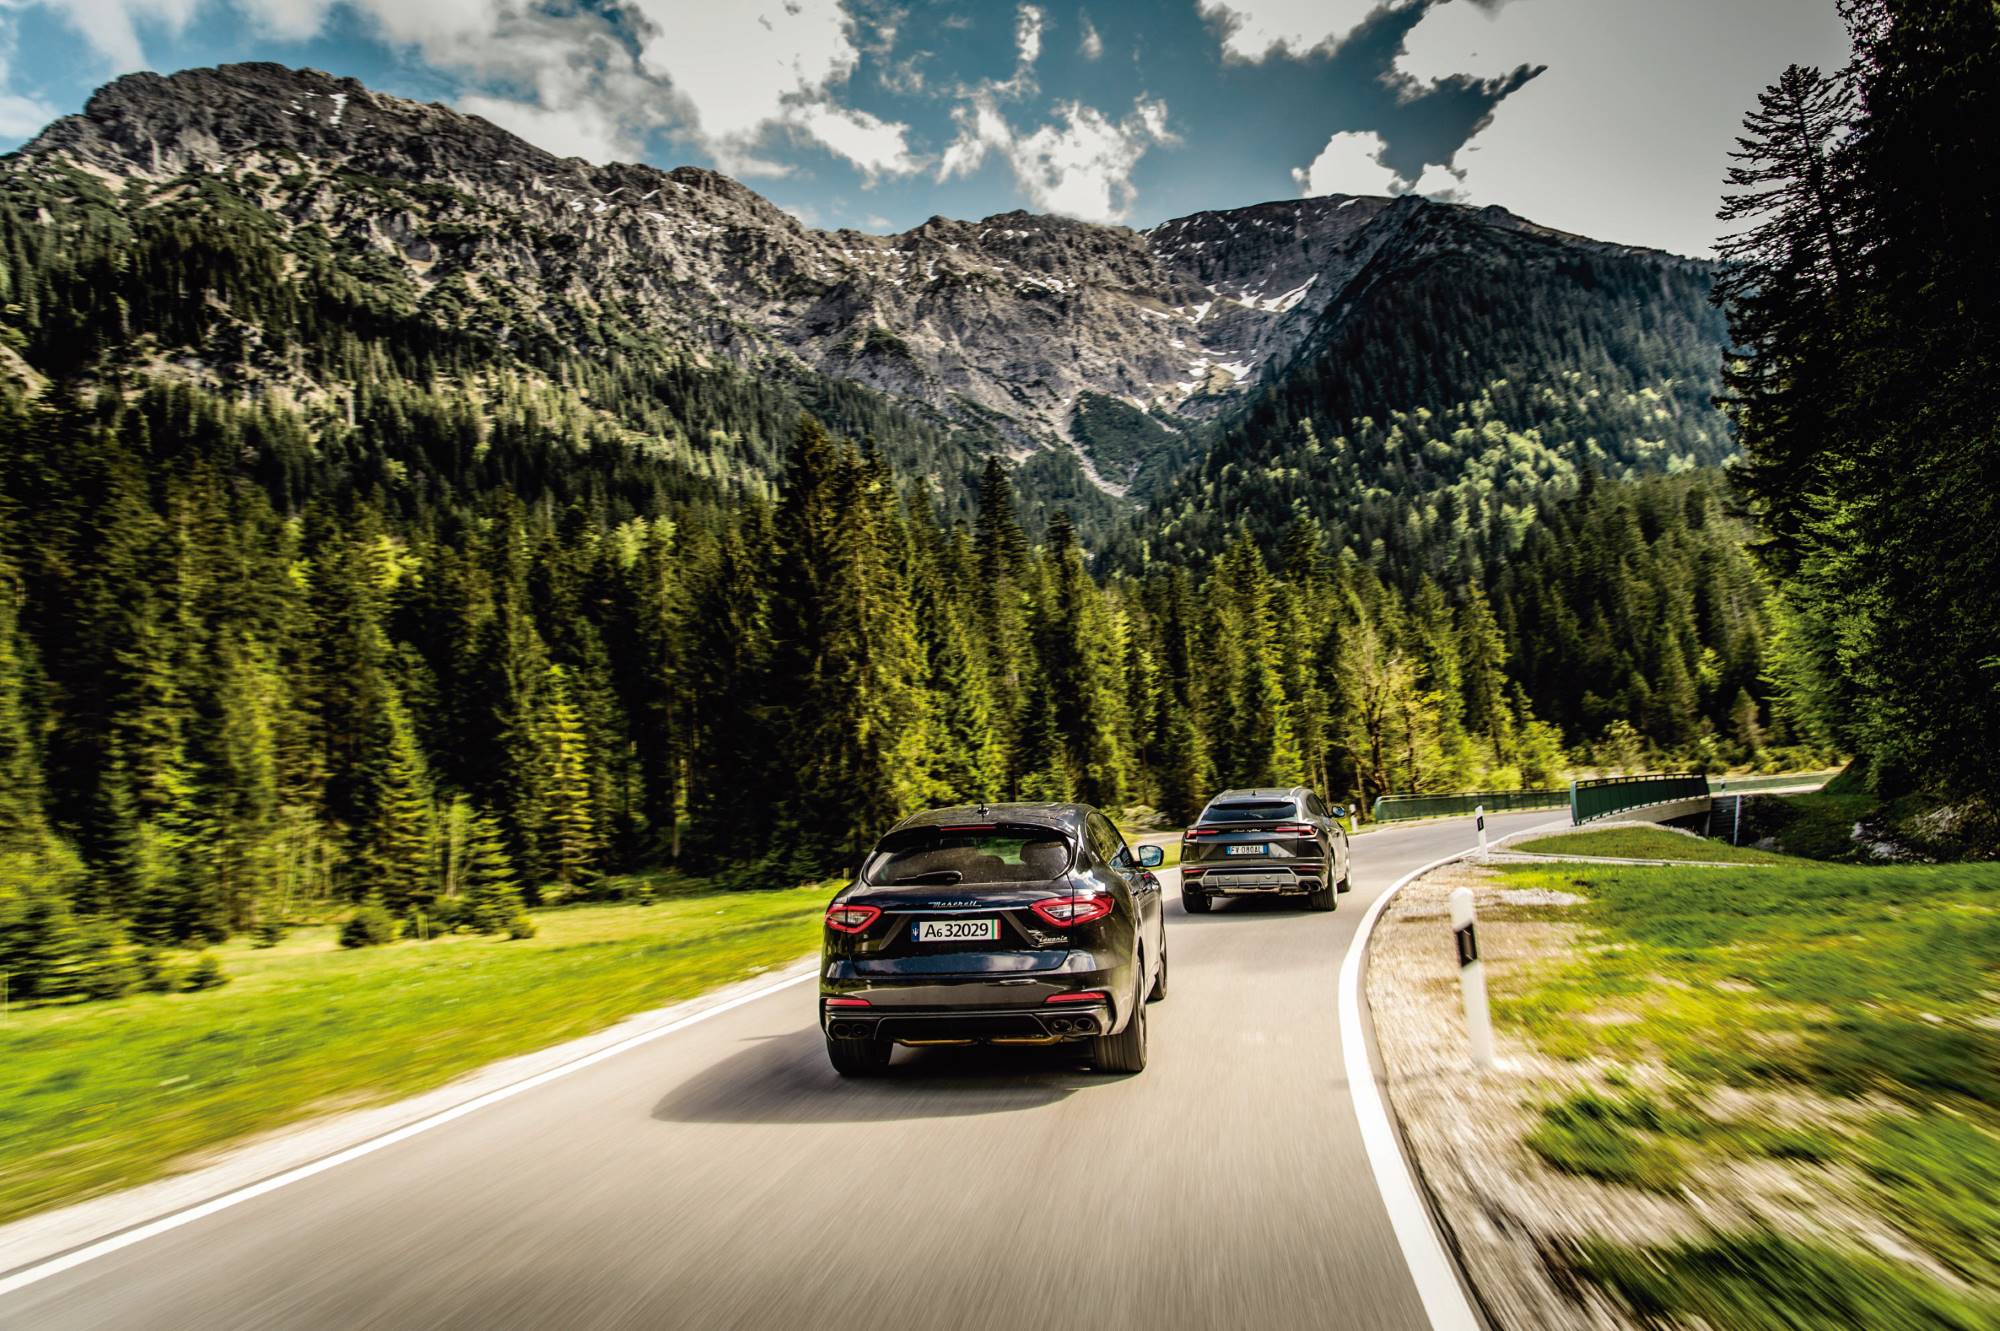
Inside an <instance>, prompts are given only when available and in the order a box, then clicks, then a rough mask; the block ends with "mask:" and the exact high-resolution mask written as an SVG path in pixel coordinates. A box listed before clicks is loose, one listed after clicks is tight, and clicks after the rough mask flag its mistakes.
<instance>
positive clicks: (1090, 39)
mask: <svg viewBox="0 0 2000 1331" xmlns="http://www.w3.org/2000/svg"><path fill="white" fill-rule="evenodd" d="M1079 17H1080V18H1081V19H1082V22H1083V39H1082V40H1081V41H1079V42H1078V43H1077V44H1076V49H1077V53H1078V54H1079V55H1081V56H1082V57H1083V58H1084V59H1085V60H1095V59H1097V58H1098V57H1099V56H1101V55H1103V54H1104V38H1102V37H1101V36H1099V35H1098V32H1097V25H1096V24H1095V23H1092V22H1091V21H1090V15H1088V14H1083V15H1080V16H1079Z"/></svg>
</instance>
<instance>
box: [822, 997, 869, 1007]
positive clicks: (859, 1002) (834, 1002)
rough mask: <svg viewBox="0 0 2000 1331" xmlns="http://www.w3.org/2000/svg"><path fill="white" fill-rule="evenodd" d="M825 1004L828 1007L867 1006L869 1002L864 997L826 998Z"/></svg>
mask: <svg viewBox="0 0 2000 1331" xmlns="http://www.w3.org/2000/svg"><path fill="white" fill-rule="evenodd" d="M826 1005H827V1006H828V1007H868V1006H869V1002H868V1000H867V999H865V998H829V999H827V1000H826Z"/></svg>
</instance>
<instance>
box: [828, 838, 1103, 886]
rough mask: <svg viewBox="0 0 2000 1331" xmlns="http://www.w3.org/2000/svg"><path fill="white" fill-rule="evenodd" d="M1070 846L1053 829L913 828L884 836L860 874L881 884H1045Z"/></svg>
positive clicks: (1065, 861) (1066, 860)
mask: <svg viewBox="0 0 2000 1331" xmlns="http://www.w3.org/2000/svg"><path fill="white" fill-rule="evenodd" d="M1072 850H1073V848H1072V847H1071V845H1070V843H1069V839H1068V838H1067V837H1065V836H1064V835H1063V834H1062V833H1061V832H1058V831H1056V830H1055V829H1054V828H1052V827H1008V826H997V827H991V828H977V829H964V830H956V829H953V830H947V829H944V828H938V827H913V828H911V829H909V830H908V831H906V832H896V833H893V834H891V835H889V836H886V837H884V838H882V844H881V845H879V846H877V847H875V853H874V854H872V855H870V856H869V857H868V862H867V863H866V864H864V865H862V866H861V878H862V881H864V882H866V883H869V884H872V885H874V886H877V887H897V886H901V885H906V884H907V885H910V886H917V885H919V884H921V885H925V886H932V887H948V886H951V885H952V884H955V883H1042V882H1047V881H1048V880H1049V879H1051V878H1055V877H1057V876H1059V875H1060V874H1062V873H1064V872H1065V871H1067V870H1068V868H1069V865H1070V860H1071V858H1072Z"/></svg>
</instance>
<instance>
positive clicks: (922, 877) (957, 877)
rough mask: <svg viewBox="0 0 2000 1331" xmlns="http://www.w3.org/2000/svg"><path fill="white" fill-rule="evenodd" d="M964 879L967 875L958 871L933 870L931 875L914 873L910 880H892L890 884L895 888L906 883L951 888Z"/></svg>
mask: <svg viewBox="0 0 2000 1331" xmlns="http://www.w3.org/2000/svg"><path fill="white" fill-rule="evenodd" d="M964 878H965V875H964V874H962V873H960V872H959V871H958V870H956V869H933V870H931V871H930V872H929V873H913V874H911V875H910V876H909V877H908V878H891V879H890V880H889V883H890V885H891V886H893V887H901V886H902V885H903V884H905V883H939V884H942V885H943V886H945V887H950V886H951V885H952V884H953V883H956V882H961V881H963V879H964Z"/></svg>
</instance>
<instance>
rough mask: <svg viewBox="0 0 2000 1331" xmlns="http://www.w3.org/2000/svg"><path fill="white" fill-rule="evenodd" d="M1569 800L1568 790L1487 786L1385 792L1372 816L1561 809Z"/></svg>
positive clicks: (1381, 819) (1394, 818) (1383, 818)
mask: <svg viewBox="0 0 2000 1331" xmlns="http://www.w3.org/2000/svg"><path fill="white" fill-rule="evenodd" d="M1568 803H1569V792H1568V791H1567V790H1488V791H1474V792H1473V793H1472V794H1469V795H1383V796H1380V797H1378V798H1377V799H1376V801H1375V805H1374V808H1373V811H1372V816H1373V817H1374V819H1375V821H1376V822H1378V823H1393V822H1397V821H1399V820H1402V819H1407V818H1445V817H1452V816H1456V815H1461V814H1470V813H1471V812H1472V811H1473V810H1474V809H1476V808H1484V809H1485V810H1486V812H1488V813H1506V812H1508V811H1510V810H1514V809H1560V808H1562V807H1563V806H1564V805H1565V804H1568Z"/></svg>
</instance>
